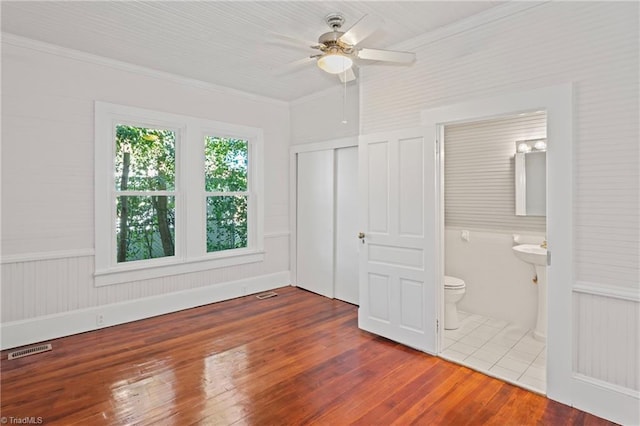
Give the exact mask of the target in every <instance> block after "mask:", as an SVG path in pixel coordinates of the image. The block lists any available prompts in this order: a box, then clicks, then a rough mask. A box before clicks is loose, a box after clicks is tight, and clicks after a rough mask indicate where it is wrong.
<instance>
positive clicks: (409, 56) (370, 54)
mask: <svg viewBox="0 0 640 426" xmlns="http://www.w3.org/2000/svg"><path fill="white" fill-rule="evenodd" d="M358 58H360V59H367V60H370V61H384V62H396V63H400V64H410V63H412V62H414V61H415V60H416V54H415V53H413V52H398V51H395V50H381V49H367V48H363V49H360V50H359V51H358Z"/></svg>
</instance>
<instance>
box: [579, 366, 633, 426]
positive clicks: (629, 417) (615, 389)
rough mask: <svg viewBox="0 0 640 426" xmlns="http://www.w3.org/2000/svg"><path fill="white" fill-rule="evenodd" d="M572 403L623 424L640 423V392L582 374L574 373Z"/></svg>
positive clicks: (581, 408)
mask: <svg viewBox="0 0 640 426" xmlns="http://www.w3.org/2000/svg"><path fill="white" fill-rule="evenodd" d="M572 405H573V406H574V407H575V408H578V409H580V410H583V411H586V412H588V413H591V414H594V415H596V416H598V417H602V418H604V419H607V420H610V421H612V422H615V423H618V424H621V425H640V392H638V391H635V390H632V389H626V388H622V387H620V386H616V385H613V384H610V383H607V382H603V381H601V380H597V379H593V378H591V377H588V376H584V375H582V374H574V375H573V404H572Z"/></svg>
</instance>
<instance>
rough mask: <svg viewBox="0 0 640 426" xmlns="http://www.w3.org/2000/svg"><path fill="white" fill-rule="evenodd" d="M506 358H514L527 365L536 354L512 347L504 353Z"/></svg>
mask: <svg viewBox="0 0 640 426" xmlns="http://www.w3.org/2000/svg"><path fill="white" fill-rule="evenodd" d="M505 357H507V358H511V359H515V360H516V361H520V362H524V363H526V364H527V365H529V364H531V363H532V362H533V360H534V359H536V355H535V354H532V353H529V352H522V351H519V350H517V349H512V350H510V351H509V352H507V354H506V355H505Z"/></svg>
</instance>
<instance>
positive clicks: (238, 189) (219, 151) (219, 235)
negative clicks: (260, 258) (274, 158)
mask: <svg viewBox="0 0 640 426" xmlns="http://www.w3.org/2000/svg"><path fill="white" fill-rule="evenodd" d="M248 148H249V143H248V142H247V141H245V140H241V139H230V138H220V137H216V136H206V137H205V138H204V153H205V156H204V162H205V168H204V171H205V180H204V187H205V197H206V204H207V252H216V251H221V250H230V249H236V248H243V247H246V246H247V242H248V238H247V237H248V234H247V202H248V198H249V191H248V183H249V182H248V179H247V162H248V159H249V149H248Z"/></svg>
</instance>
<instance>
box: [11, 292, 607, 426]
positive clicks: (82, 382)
mask: <svg viewBox="0 0 640 426" xmlns="http://www.w3.org/2000/svg"><path fill="white" fill-rule="evenodd" d="M277 293H278V294H279V295H278V296H277V297H274V298H271V299H265V300H258V299H256V298H255V297H254V296H247V297H244V298H240V299H235V300H231V301H227V302H222V303H217V304H213V305H208V306H204V307H201V308H195V309H190V310H187V311H182V312H178V313H175V314H170V315H164V316H161V317H156V318H151V319H148V320H144V321H138V322H135V323H130V324H124V325H120V326H116V327H111V328H107V329H102V330H98V331H94V332H91V333H85V334H81V335H76V336H71V337H67V338H62V339H57V340H54V341H52V342H51V343H52V344H53V351H51V352H47V353H43V354H39V355H32V356H29V357H26V358H21V359H17V360H12V361H8V360H7V352H6V351H5V352H3V353H2V361H1V364H0V366H1V368H2V373H1V374H2V380H1V385H2V414H1V415H2V416H3V417H6V418H9V417H14V418H23V417H25V416H28V417H35V418H36V420H37V417H41V418H42V421H43V424H61V425H71V424H80V425H124V424H136V425H137V424H160V425H191V424H203V425H229V424H253V425H284V424H293V425H298V424H325V425H342V424H351V423H356V424H363V425H372V424H383V425H387V424H400V425H405V424H423V425H439V424H442V425H483V424H493V425H501V426H502V425H534V424H542V425H570V424H577V425H602V424H609V423H608V422H606V421H604V420H602V419H599V418H597V417H594V416H592V415H589V414H586V413H584V412H582V411H579V410H575V409H572V408H570V407H567V406H564V405H562V404H559V403H556V402H553V401H551V400H548V399H546V398H544V397H542V396H540V395H536V394H533V393H530V392H527V391H525V390H523V389H520V388H517V387H515V386H512V385H509V384H506V383H503V382H501V381H499V380H496V379H493V378H490V377H487V376H484V375H482V374H480V373H477V372H475V371H473V370H470V369H468V368H465V367H460V366H457V365H455V364H452V363H450V362H447V361H445V360H442V359H440V358H437V357H432V356H429V355H426V354H424V353H421V352H417V351H415V350H412V349H409V348H407V347H404V346H402V345H399V344H396V343H393V342H391V341H388V340H385V339H382V338H379V337H376V336H374V335H372V334H369V333H366V332H363V331H361V330H359V329H358V327H357V308H356V307H354V306H353V305H349V304H347V303H343V302H340V301H336V300H330V299H326V298H324V297H321V296H318V295H315V294H313V293H309V292H306V291H304V290H300V289H297V288H293V287H286V288H282V289H279V290H277Z"/></svg>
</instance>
